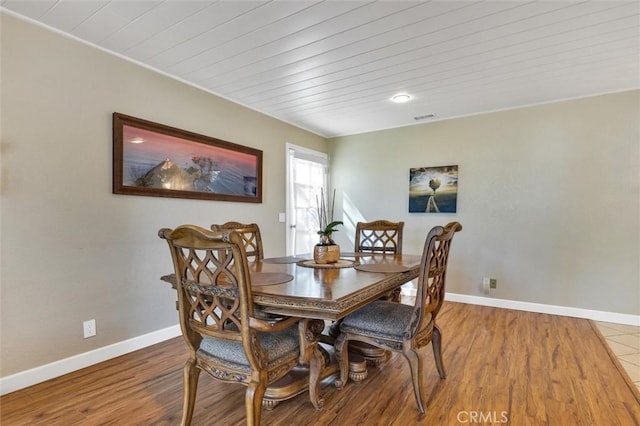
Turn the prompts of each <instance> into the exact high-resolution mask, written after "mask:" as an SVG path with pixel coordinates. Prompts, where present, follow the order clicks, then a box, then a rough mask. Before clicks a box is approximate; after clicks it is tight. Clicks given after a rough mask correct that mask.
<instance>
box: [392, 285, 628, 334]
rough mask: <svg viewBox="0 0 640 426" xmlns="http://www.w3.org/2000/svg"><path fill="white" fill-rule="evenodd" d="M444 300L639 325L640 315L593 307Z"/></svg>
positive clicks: (449, 296)
mask: <svg viewBox="0 0 640 426" xmlns="http://www.w3.org/2000/svg"><path fill="white" fill-rule="evenodd" d="M402 294H406V295H407V296H415V295H416V289H415V288H411V287H409V286H407V287H403V288H402ZM445 300H449V301H451V302H460V303H468V304H470V305H481V306H493V307H496V308H505V309H515V310H518V311H527V312H536V313H539V314H552V315H563V316H565V317H574V318H586V319H590V320H594V321H603V322H612V323H615V324H626V325H634V326H636V327H640V315H631V314H619V313H617V312H607V311H596V310H593V309H582V308H572V307H569V306H558V305H545V304H542V303H531V302H520V301H517V300H507V299H495V298H492V297H481V296H469V295H466V294H456V293H446V297H445Z"/></svg>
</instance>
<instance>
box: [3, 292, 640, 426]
mask: <svg viewBox="0 0 640 426" xmlns="http://www.w3.org/2000/svg"><path fill="white" fill-rule="evenodd" d="M439 324H440V326H441V328H442V330H443V352H444V354H443V355H444V361H445V367H446V369H447V373H448V376H447V378H446V379H445V380H440V379H439V378H438V374H437V372H436V369H435V365H434V363H433V356H432V353H431V349H430V348H425V350H427V351H428V356H427V359H428V362H427V366H426V378H425V382H426V389H427V395H428V401H427V403H428V408H427V414H426V415H425V416H420V415H419V413H418V411H417V409H416V404H415V401H414V397H413V390H412V386H411V380H410V373H409V368H408V365H407V363H406V361H405V360H404V358H403V357H402V356H401V355H393V357H392V358H391V359H390V360H389V362H387V363H386V364H384V365H383V366H382V367H380V368H370V369H369V377H367V379H366V380H365V381H363V382H362V383H358V384H355V383H352V382H349V383H348V385H347V386H346V387H345V388H344V389H343V390H341V391H338V390H337V389H335V387H334V386H333V385H331V384H326V385H325V386H323V387H322V389H321V390H322V395H323V396H324V398H325V407H324V409H323V410H321V411H316V410H315V409H314V408H313V407H312V406H311V404H310V403H309V401H308V395H307V394H306V393H304V394H302V395H299V396H298V397H296V398H294V399H292V400H289V401H286V402H284V403H281V404H280V405H278V406H277V407H275V409H273V410H272V411H263V415H262V422H263V424H264V425H283V426H297V425H336V426H343V425H398V426H400V425H402V426H405V425H417V424H420V425H438V426H440V425H461V424H465V425H475V424H494V425H495V424H510V425H516V426H521V425H535V426H538V425H559V426H566V425H585V426H587V425H588V426H591V425H625V426H626V425H640V394H638V390H637V388H636V387H635V386H634V385H633V383H632V382H631V380H630V379H629V378H628V376H626V375H625V373H624V370H622V369H621V368H620V364H619V363H617V361H616V360H615V356H614V355H613V354H612V353H611V352H610V350H609V349H608V348H607V346H606V344H605V343H604V339H603V338H602V336H601V334H600V333H599V332H598V330H597V328H596V327H595V325H594V324H593V323H592V322H591V321H589V320H583V319H576V318H568V317H561V316H554V315H545V314H536V313H529V312H522V311H514V310H507V309H499V308H491V307H483V306H475V305H466V304H460V303H451V302H445V306H444V308H443V311H442V312H441V313H440V316H439ZM185 359H186V351H185V348H184V343H183V341H182V339H181V338H175V339H171V340H169V341H166V342H163V343H160V344H157V345H154V346H151V347H149V348H145V349H142V350H140V351H137V352H134V353H131V354H127V355H124V356H121V357H119V358H116V359H113V360H110V361H107V362H104V363H101V364H98V365H95V366H92V367H89V368H86V369H83V370H80V371H77V372H74V373H71V374H67V375H65V376H62V377H59V378H56V379H53V380H50V381H48V382H45V383H42V384H39V385H36V386H33V387H30V388H27V389H23V390H20V391H17V392H13V393H11V394H8V395H5V396H3V397H2V398H1V399H0V403H1V406H0V409H1V418H0V420H1V421H0V423H1V424H2V426H14V425H47V426H53V425H64V426H70V425H176V424H178V423H179V420H180V415H181V405H182V401H181V399H182V365H183V363H184V361H185ZM244 391H245V387H243V386H241V385H236V384H226V383H221V382H218V381H216V380H214V379H212V378H210V377H209V376H208V375H207V374H205V373H202V374H201V376H200V386H199V390H198V398H197V401H196V409H195V414H194V418H193V425H215V426H218V425H221V426H226V425H242V424H244V422H245V416H244V402H243V398H244Z"/></svg>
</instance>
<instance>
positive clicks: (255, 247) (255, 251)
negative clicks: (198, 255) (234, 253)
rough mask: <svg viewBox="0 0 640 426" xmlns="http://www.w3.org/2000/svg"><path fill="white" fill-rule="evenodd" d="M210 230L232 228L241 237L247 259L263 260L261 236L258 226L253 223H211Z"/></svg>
mask: <svg viewBox="0 0 640 426" xmlns="http://www.w3.org/2000/svg"><path fill="white" fill-rule="evenodd" d="M211 230H212V231H222V230H232V231H236V232H237V233H239V234H240V236H241V237H242V242H243V244H244V250H245V252H246V254H247V259H249V260H250V261H256V260H263V259H264V250H263V248H262V236H261V235H260V227H259V226H258V225H257V224H255V223H248V224H245V223H240V222H226V223H223V224H222V225H218V224H213V225H211Z"/></svg>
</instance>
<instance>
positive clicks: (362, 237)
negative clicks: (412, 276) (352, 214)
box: [354, 220, 404, 254]
mask: <svg viewBox="0 0 640 426" xmlns="http://www.w3.org/2000/svg"><path fill="white" fill-rule="evenodd" d="M403 229H404V222H390V221H388V220H375V221H373V222H358V223H357V224H356V236H355V240H354V249H355V251H361V252H373V253H394V254H402V230H403Z"/></svg>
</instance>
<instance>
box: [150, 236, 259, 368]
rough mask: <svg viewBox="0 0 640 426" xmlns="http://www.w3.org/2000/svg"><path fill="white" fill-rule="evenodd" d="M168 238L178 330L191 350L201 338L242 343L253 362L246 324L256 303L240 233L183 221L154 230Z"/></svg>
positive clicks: (252, 339)
mask: <svg viewBox="0 0 640 426" xmlns="http://www.w3.org/2000/svg"><path fill="white" fill-rule="evenodd" d="M158 235H159V236H160V237H161V238H164V239H165V240H167V243H168V244H169V250H170V251H171V257H172V259H173V266H174V270H175V276H176V289H177V291H178V310H179V316H180V327H181V329H182V334H183V336H184V338H185V341H186V342H187V345H188V346H189V349H190V350H191V351H192V354H195V352H196V351H197V350H198V348H199V346H200V342H201V340H202V338H203V337H204V336H211V337H215V338H218V339H225V340H232V341H242V342H243V346H244V350H245V354H246V356H247V359H248V361H249V363H250V364H251V365H252V366H255V365H258V362H259V361H258V360H257V359H256V356H255V354H259V353H260V351H259V350H258V351H255V350H251V346H249V345H253V344H257V343H256V342H257V336H256V335H255V330H253V329H251V328H250V327H249V324H250V321H249V318H251V317H253V313H254V306H253V298H252V293H251V281H250V280H251V278H250V275H249V265H248V262H247V258H246V255H245V252H244V245H243V241H242V237H241V236H240V234H238V233H236V232H234V231H208V230H206V229H204V228H200V227H198V226H195V225H183V226H179V227H177V228H176V229H174V230H171V229H161V230H160V231H159V233H158Z"/></svg>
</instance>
